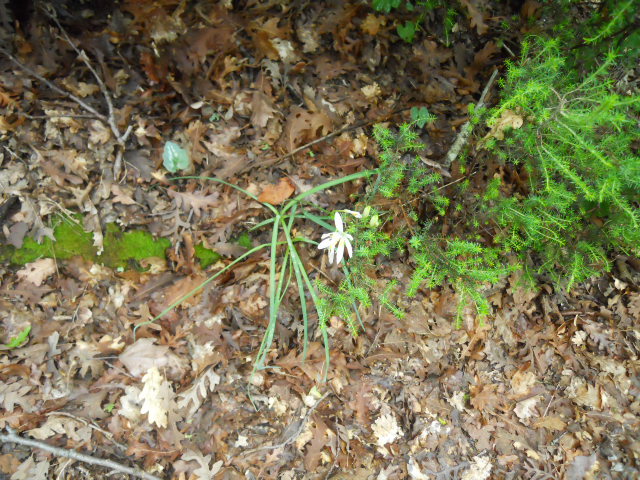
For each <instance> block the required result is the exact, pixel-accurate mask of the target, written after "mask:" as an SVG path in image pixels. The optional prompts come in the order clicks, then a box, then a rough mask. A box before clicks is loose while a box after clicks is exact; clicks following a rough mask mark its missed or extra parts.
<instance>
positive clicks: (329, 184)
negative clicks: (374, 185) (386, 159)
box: [280, 170, 378, 215]
mask: <svg viewBox="0 0 640 480" xmlns="http://www.w3.org/2000/svg"><path fill="white" fill-rule="evenodd" d="M376 173H378V170H365V171H363V172H358V173H353V174H351V175H347V176H346V177H342V178H337V179H335V180H331V181H329V182H325V183H322V184H320V185H316V186H315V187H313V188H311V189H309V190H307V191H306V192H303V193H301V194H300V195H297V196H295V197H293V198H292V199H291V200H289V201H288V202H287V203H286V205H285V206H284V207H283V208H282V210H280V214H281V215H284V213H285V212H286V211H287V210H289V209H291V208H293V206H294V205H297V204H298V203H300V202H301V201H302V200H303V199H305V198H306V197H308V196H309V195H313V194H314V193H318V192H320V191H322V190H326V189H327V188H331V187H335V186H336V185H341V184H343V183H346V182H351V181H353V180H357V179H359V178H364V177H370V176H371V175H375V174H376Z"/></svg>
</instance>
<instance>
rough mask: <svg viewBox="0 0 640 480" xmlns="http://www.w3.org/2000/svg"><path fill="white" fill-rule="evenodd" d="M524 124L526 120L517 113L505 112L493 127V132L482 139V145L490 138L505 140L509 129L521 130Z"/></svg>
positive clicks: (490, 131)
mask: <svg viewBox="0 0 640 480" xmlns="http://www.w3.org/2000/svg"><path fill="white" fill-rule="evenodd" d="M523 123H524V119H523V118H522V117H521V116H520V115H518V114H517V113H516V112H513V111H511V110H504V111H503V112H502V115H500V118H499V119H498V120H496V122H495V123H494V124H493V125H492V126H491V130H489V133H487V134H486V135H485V136H484V138H483V139H482V143H484V142H486V141H487V140H489V139H490V138H495V139H497V140H504V131H505V130H506V129H507V128H520V127H521V126H522V124H523Z"/></svg>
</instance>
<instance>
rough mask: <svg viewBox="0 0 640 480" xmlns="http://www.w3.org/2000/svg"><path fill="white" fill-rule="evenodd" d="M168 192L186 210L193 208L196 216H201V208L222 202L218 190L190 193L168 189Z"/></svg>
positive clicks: (204, 208)
mask: <svg viewBox="0 0 640 480" xmlns="http://www.w3.org/2000/svg"><path fill="white" fill-rule="evenodd" d="M167 193H168V194H169V196H170V197H171V198H173V199H174V200H175V201H176V205H177V206H178V207H180V208H182V210H184V211H185V212H188V211H189V210H191V209H193V213H194V215H195V216H196V217H200V214H201V210H206V209H208V208H211V207H215V206H217V205H218V204H219V203H220V201H219V200H218V193H216V192H214V193H211V194H209V195H205V194H204V191H199V192H192V193H190V192H178V191H176V190H168V191H167Z"/></svg>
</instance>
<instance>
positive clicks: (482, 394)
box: [470, 383, 501, 411]
mask: <svg viewBox="0 0 640 480" xmlns="http://www.w3.org/2000/svg"><path fill="white" fill-rule="evenodd" d="M497 388H498V386H497V385H494V384H491V383H490V384H486V385H478V386H472V387H471V388H470V392H471V405H473V406H474V407H475V408H476V409H478V410H480V411H483V410H486V409H489V410H495V408H496V407H497V406H498V405H499V404H500V402H501V401H500V397H499V396H498V395H497V394H496V389H497Z"/></svg>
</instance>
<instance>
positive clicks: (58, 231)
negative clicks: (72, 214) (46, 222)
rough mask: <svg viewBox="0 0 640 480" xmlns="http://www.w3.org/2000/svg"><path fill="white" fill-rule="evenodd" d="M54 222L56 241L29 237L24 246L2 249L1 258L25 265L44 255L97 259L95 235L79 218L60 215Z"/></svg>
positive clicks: (60, 257)
mask: <svg viewBox="0 0 640 480" xmlns="http://www.w3.org/2000/svg"><path fill="white" fill-rule="evenodd" d="M76 222H77V223H76ZM53 223H54V230H53V234H54V236H55V238H56V241H55V242H54V241H53V240H51V239H50V238H48V237H46V238H45V239H44V240H43V241H42V243H38V242H36V241H35V240H33V239H32V238H28V237H27V238H25V239H24V243H23V245H22V248H19V249H15V248H13V247H10V246H9V247H4V248H3V249H2V251H0V259H1V260H2V261H9V262H10V263H13V264H16V265H24V264H25V263H29V262H33V261H34V260H37V259H38V258H42V257H49V258H57V259H61V260H65V259H68V258H71V257H73V256H75V255H81V256H82V257H84V258H86V259H88V260H94V259H95V256H96V252H95V247H94V246H93V235H92V234H91V233H90V232H85V231H84V230H83V229H82V226H81V223H80V221H79V220H78V219H77V218H74V219H68V218H62V217H58V218H56V219H55V220H54V222H53Z"/></svg>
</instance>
